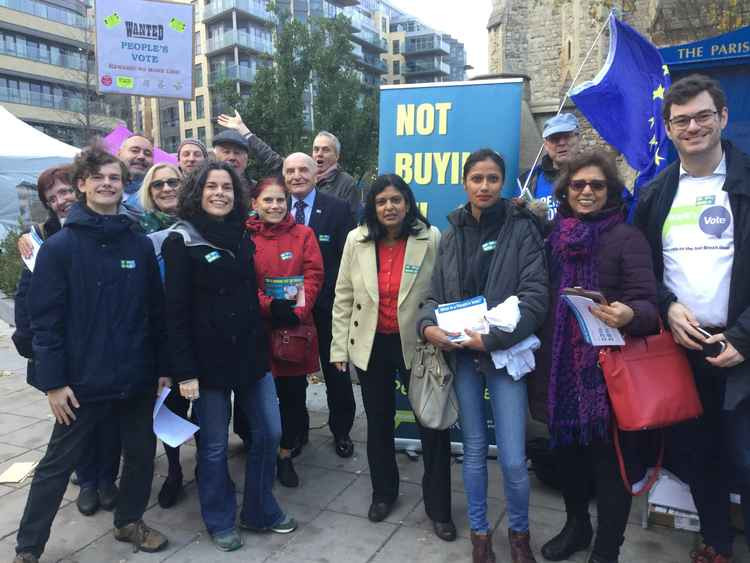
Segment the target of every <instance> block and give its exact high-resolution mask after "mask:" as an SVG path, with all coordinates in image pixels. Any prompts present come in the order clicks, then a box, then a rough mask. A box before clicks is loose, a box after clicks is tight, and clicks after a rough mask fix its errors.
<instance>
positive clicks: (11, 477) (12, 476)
mask: <svg viewBox="0 0 750 563" xmlns="http://www.w3.org/2000/svg"><path fill="white" fill-rule="evenodd" d="M38 463H39V462H38V461H19V462H17V463H14V464H13V465H11V466H10V467H9V468H8V469H6V470H5V471H4V472H3V474H2V475H0V483H14V484H17V483H21V482H22V481H23V480H24V479H26V477H28V476H29V475H31V473H32V472H33V471H34V468H35V467H36V466H37V464H38Z"/></svg>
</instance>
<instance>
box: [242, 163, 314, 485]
mask: <svg viewBox="0 0 750 563" xmlns="http://www.w3.org/2000/svg"><path fill="white" fill-rule="evenodd" d="M250 197H251V202H252V207H253V211H254V212H255V213H254V216H252V217H250V219H248V221H247V227H248V229H249V230H250V232H251V233H252V239H253V242H254V243H255V274H256V277H257V280H258V298H259V300H260V308H261V314H262V316H263V318H264V319H265V321H266V324H267V325H268V328H269V329H270V330H268V334H269V335H270V338H271V342H270V346H269V348H270V349H271V351H272V354H271V372H272V373H273V376H274V380H275V382H276V393H277V395H278V397H279V409H280V410H281V447H280V448H279V459H278V464H277V474H278V477H279V482H280V483H281V484H282V485H284V486H286V487H296V486H298V485H299V478H298V477H297V473H296V472H295V471H294V466H293V465H292V455H291V451H292V449H293V448H294V446H295V445H296V444H297V442H298V440H299V439H300V438H301V436H302V433H303V432H304V431H305V427H306V419H305V417H306V413H307V409H306V405H305V401H306V398H307V374H308V373H314V372H316V371H318V370H319V369H320V360H319V358H318V352H317V350H318V336H317V333H316V332H315V324H314V322H313V318H312V310H313V306H314V305H315V300H316V299H317V298H318V293H319V292H320V288H321V286H322V284H323V258H322V257H321V254H320V248H319V247H318V242H317V240H315V233H314V232H313V230H312V229H310V228H309V227H306V226H305V225H298V224H297V223H295V222H294V218H293V217H292V216H291V215H290V214H289V211H288V208H287V197H288V192H287V188H286V185H285V184H284V180H283V179H282V178H266V179H264V180H261V181H260V182H259V183H258V185H257V186H255V188H254V189H253V190H252V192H251V194H250ZM290 277H298V278H299V277H302V278H303V279H302V280H301V281H300V280H299V279H298V280H297V282H296V283H295V282H294V280H289V279H285V278H290ZM290 332H291V333H293V334H299V333H301V336H299V337H298V338H292V339H291V340H289V343H288V344H286V345H284V343H283V342H281V340H282V339H283V338H285V337H288V336H289V335H290ZM279 344H281V346H278V345H279ZM295 353H297V354H299V355H300V356H301V357H298V358H294V359H293V360H292V358H290V356H294V355H295Z"/></svg>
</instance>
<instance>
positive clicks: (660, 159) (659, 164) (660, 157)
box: [654, 149, 664, 166]
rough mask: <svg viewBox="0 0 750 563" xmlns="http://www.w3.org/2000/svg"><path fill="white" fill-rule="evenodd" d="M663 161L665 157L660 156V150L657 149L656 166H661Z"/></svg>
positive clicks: (655, 155)
mask: <svg viewBox="0 0 750 563" xmlns="http://www.w3.org/2000/svg"><path fill="white" fill-rule="evenodd" d="M662 160H664V157H663V156H659V149H657V150H656V153H655V154H654V162H655V163H656V166H661V161H662Z"/></svg>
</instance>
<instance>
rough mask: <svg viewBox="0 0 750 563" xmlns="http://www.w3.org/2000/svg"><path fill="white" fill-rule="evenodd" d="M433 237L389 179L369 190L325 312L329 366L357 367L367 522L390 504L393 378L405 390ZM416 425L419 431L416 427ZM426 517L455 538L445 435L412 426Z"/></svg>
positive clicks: (405, 191) (394, 474)
mask: <svg viewBox="0 0 750 563" xmlns="http://www.w3.org/2000/svg"><path fill="white" fill-rule="evenodd" d="M439 242H440V232H439V231H438V230H437V229H436V228H435V227H430V225H429V223H428V222H427V220H426V219H425V218H424V217H423V216H422V214H421V213H420V212H419V209H418V208H417V204H416V201H415V200H414V194H413V193H412V191H411V188H409V186H408V184H406V182H404V180H403V179H402V178H401V177H400V176H397V175H395V174H386V175H383V176H379V177H378V178H377V179H376V180H375V182H374V183H373V184H372V186H371V188H370V191H369V193H368V196H367V201H366V203H365V211H364V217H363V219H362V221H361V222H360V226H359V227H358V228H356V229H354V230H353V231H351V232H350V233H349V236H348V237H347V239H346V245H345V246H344V254H343V257H342V259H341V267H340V269H339V276H338V280H337V283H336V300H335V302H334V305H333V342H332V344H331V362H332V363H334V364H335V365H336V367H337V368H338V369H339V370H340V371H342V372H348V363H349V362H351V363H353V364H354V366H355V367H356V368H357V372H358V374H359V381H360V385H361V387H362V399H363V402H364V406H365V413H366V415H367V457H368V460H369V465H370V476H371V480H372V489H373V490H372V504H371V505H370V510H369V512H368V518H369V519H370V520H371V521H373V522H380V521H382V520H384V519H385V518H386V517H387V516H388V515H389V514H390V512H391V510H392V509H393V505H394V503H395V502H396V499H397V498H398V484H399V475H398V466H397V465H396V454H395V449H394V441H393V440H394V424H393V420H394V416H395V412H396V402H395V378H396V377H398V378H399V379H400V380H401V382H402V383H403V385H404V386H405V387H406V388H408V384H409V374H410V370H411V364H412V359H413V356H414V348H415V345H416V343H417V332H416V326H417V313H418V311H419V309H420V308H421V307H422V306H423V305H424V301H425V296H426V294H427V292H428V290H429V286H430V278H431V274H432V268H433V265H434V263H435V259H436V256H437V250H438V244H439ZM417 425H418V426H419V424H417ZM419 433H420V437H421V439H422V450H423V459H424V468H425V473H424V477H423V479H422V489H423V495H424V502H425V510H426V512H427V515H428V516H429V517H430V519H431V520H432V522H433V527H434V529H435V533H436V534H437V535H438V537H440V538H441V539H443V540H446V541H452V540H453V539H455V537H456V527H455V525H454V524H453V521H452V519H451V505H450V434H449V431H448V430H432V429H427V428H422V427H419Z"/></svg>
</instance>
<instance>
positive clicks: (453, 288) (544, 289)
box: [417, 200, 549, 371]
mask: <svg viewBox="0 0 750 563" xmlns="http://www.w3.org/2000/svg"><path fill="white" fill-rule="evenodd" d="M498 205H502V206H504V208H505V209H504V213H502V214H501V215H502V216H503V217H504V221H503V225H502V227H501V228H500V232H499V234H498V235H497V237H496V239H495V241H496V246H495V250H494V251H493V256H492V258H491V261H490V264H489V270H488V275H487V283H486V285H485V287H484V293H483V295H484V298H485V299H486V300H487V307H488V308H492V307H494V306H496V305H499V304H500V303H502V302H503V301H505V300H506V299H507V298H508V297H510V296H511V295H515V296H517V297H518V299H519V300H520V301H521V304H520V309H521V319H520V321H519V322H518V325H517V326H516V330H515V331H513V332H512V333H507V332H501V331H499V330H498V329H497V328H492V329H491V330H490V333H489V334H486V335H483V336H482V341H483V342H484V346H485V348H486V349H487V351H488V352H492V351H494V350H504V349H507V348H510V347H511V346H513V345H514V344H517V343H519V342H521V341H522V340H523V339H524V338H526V337H527V336H530V335H531V334H533V333H534V332H536V331H537V330H538V329H539V327H541V326H542V323H543V322H544V319H545V316H546V315H547V307H548V304H549V296H548V293H549V281H548V276H547V260H546V257H545V254H544V243H543V241H542V236H541V233H540V231H539V227H538V225H537V222H536V219H535V218H534V216H533V215H532V214H531V212H529V211H527V210H525V209H522V208H519V207H517V206H515V205H513V204H512V203H510V202H509V201H506V200H501V201H500V202H499V203H498ZM448 221H449V222H450V226H449V227H448V229H447V230H446V231H445V232H443V236H442V238H441V240H440V249H439V251H438V258H437V261H436V263H435V269H434V270H433V272H432V283H431V289H430V295H429V297H428V298H427V300H426V302H425V306H424V307H423V312H422V314H421V315H420V316H419V318H418V321H417V329H418V331H419V334H420V335H421V334H422V332H423V330H424V328H425V327H427V326H429V325H434V324H437V321H436V318H435V309H436V308H437V306H438V305H440V304H443V303H450V302H453V301H460V300H462V299H464V298H465V292H464V287H463V284H464V283H465V280H466V279H467V272H466V271H464V270H465V267H464V264H466V263H467V261H466V260H465V259H464V257H463V256H462V255H461V254H462V251H461V249H462V248H464V244H463V241H462V238H463V229H464V227H465V226H466V224H467V223H468V222H469V221H473V218H471V213H470V211H469V210H468V208H467V206H464V207H460V208H459V209H456V210H455V211H453V212H452V213H451V214H450V215H449V216H448ZM480 223H481V221H480ZM482 242H486V241H482ZM477 252H482V248H481V242H480V246H479V247H478V248H477ZM447 358H448V360H449V361H450V362H451V364H452V366H453V367H454V369H455V355H454V354H448V356H447ZM479 360H480V369H482V371H493V370H494V366H493V363H492V358H491V357H490V354H489V353H483V354H480V355H479Z"/></svg>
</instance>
